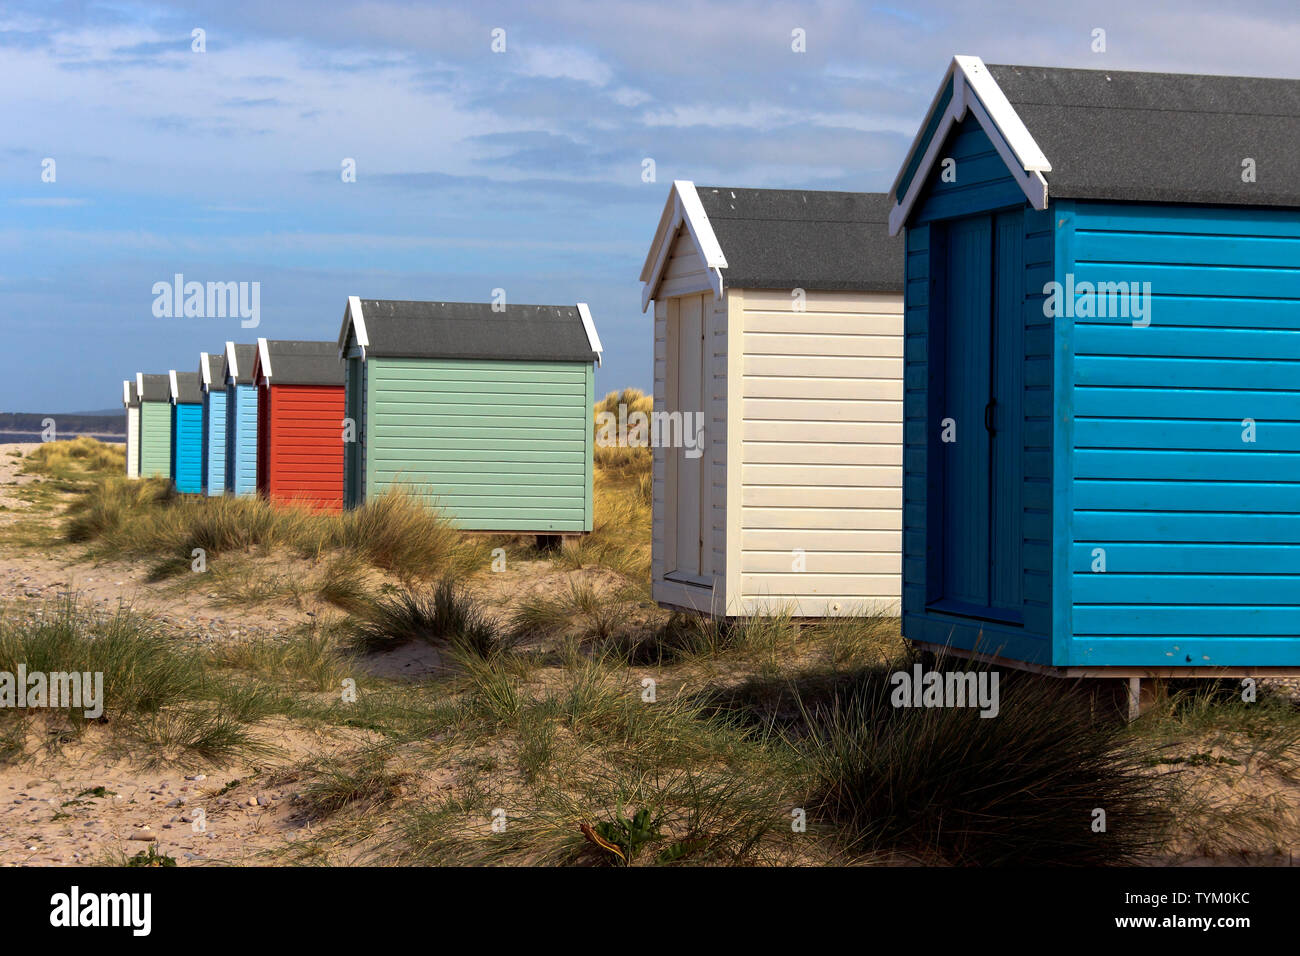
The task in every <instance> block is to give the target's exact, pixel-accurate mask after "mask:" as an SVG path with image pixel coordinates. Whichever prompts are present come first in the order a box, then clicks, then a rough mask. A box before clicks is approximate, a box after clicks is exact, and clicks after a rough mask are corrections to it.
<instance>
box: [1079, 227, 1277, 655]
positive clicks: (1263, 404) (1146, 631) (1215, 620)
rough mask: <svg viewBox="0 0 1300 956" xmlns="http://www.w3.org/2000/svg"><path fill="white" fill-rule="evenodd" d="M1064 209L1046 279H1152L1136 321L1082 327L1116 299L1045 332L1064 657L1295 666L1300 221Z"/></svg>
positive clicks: (1118, 318)
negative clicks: (1054, 424) (1068, 345)
mask: <svg viewBox="0 0 1300 956" xmlns="http://www.w3.org/2000/svg"><path fill="white" fill-rule="evenodd" d="M1059 205H1060V207H1061V209H1060V210H1059V211H1058V218H1059V219H1061V220H1062V222H1063V224H1064V225H1063V227H1062V235H1061V237H1060V243H1061V246H1062V248H1063V249H1065V250H1067V251H1068V261H1067V262H1064V263H1062V266H1061V268H1060V269H1058V273H1059V274H1058V276H1057V279H1058V281H1060V282H1062V283H1064V282H1065V281H1066V279H1067V275H1068V274H1071V273H1072V274H1073V278H1074V281H1075V283H1076V284H1077V283H1080V282H1085V281H1087V282H1093V283H1096V282H1138V283H1143V282H1149V283H1151V299H1150V312H1149V319H1150V325H1149V326H1147V327H1135V326H1134V324H1133V320H1132V318H1131V317H1130V316H1123V315H1118V314H1116V315H1108V316H1097V315H1095V314H1094V315H1089V314H1087V313H1089V312H1091V313H1096V312H1097V311H1100V309H1099V308H1098V306H1100V305H1106V304H1113V302H1103V301H1102V300H1103V299H1105V298H1106V297H1105V296H1103V295H1101V294H1098V293H1093V294H1092V295H1088V296H1084V297H1083V298H1082V299H1080V300H1078V301H1076V303H1075V306H1076V308H1075V315H1074V316H1070V315H1066V316H1062V317H1060V318H1058V319H1057V321H1058V322H1059V323H1061V325H1062V327H1063V328H1064V329H1065V330H1066V333H1065V334H1067V335H1069V337H1070V341H1071V342H1072V344H1073V364H1072V369H1071V376H1070V379H1069V385H1070V388H1071V397H1072V400H1073V408H1074V416H1073V420H1072V422H1071V423H1070V424H1071V426H1072V428H1071V431H1070V435H1071V444H1070V451H1071V454H1070V456H1069V459H1068V461H1066V462H1063V463H1062V465H1061V466H1062V467H1063V469H1065V471H1066V474H1067V476H1068V479H1069V481H1070V489H1069V498H1068V511H1067V527H1068V533H1069V541H1068V553H1069V562H1070V564H1069V581H1070V603H1069V608H1068V616H1067V621H1068V628H1069V634H1070V637H1071V639H1070V640H1069V642H1068V648H1067V651H1068V657H1069V663H1071V664H1091V665H1107V664H1122V663H1127V662H1129V660H1131V658H1132V654H1133V648H1134V647H1135V646H1137V642H1139V641H1140V642H1141V646H1142V647H1144V648H1145V649H1146V653H1148V654H1151V655H1153V656H1154V657H1155V658H1156V659H1157V660H1161V661H1163V662H1166V663H1169V664H1180V665H1184V666H1187V665H1216V664H1217V665H1224V666H1230V665H1257V666H1258V665H1265V664H1274V663H1276V664H1285V663H1294V659H1293V653H1294V652H1293V651H1292V650H1291V646H1290V645H1289V644H1288V642H1287V641H1285V640H1280V639H1282V638H1290V639H1291V642H1290V643H1291V644H1293V643H1294V638H1295V634H1296V621H1297V620H1300V558H1298V557H1297V556H1296V555H1297V554H1298V553H1300V514H1297V513H1296V512H1297V510H1300V508H1298V507H1297V506H1298V504H1300V212H1296V211H1294V210H1291V211H1272V210H1261V209H1218V208H1215V209H1210V208H1199V209H1187V208H1176V207H1158V206H1150V207H1135V206H1125V205H1119V204H1108V203H1082V202H1080V203H1061V204H1059ZM1085 300H1086V301H1085ZM1116 311H1117V310H1116ZM1080 312H1083V313H1084V314H1083V315H1080V314H1079V313H1080ZM1143 321H1145V320H1143ZM1248 420H1249V421H1253V422H1254V428H1255V435H1254V437H1255V440H1254V441H1253V442H1248V441H1244V440H1243V436H1246V435H1247V424H1248ZM1103 555H1104V559H1105V571H1104V572H1102V571H1101V570H1100V564H1099V558H1100V557H1101V556H1103ZM1094 567H1097V568H1098V570H1094Z"/></svg>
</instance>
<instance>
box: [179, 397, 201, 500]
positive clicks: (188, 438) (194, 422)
mask: <svg viewBox="0 0 1300 956" xmlns="http://www.w3.org/2000/svg"><path fill="white" fill-rule="evenodd" d="M172 481H173V482H174V483H175V484H176V490H177V491H180V492H183V493H185V494H195V495H196V494H198V493H199V492H201V491H202V490H203V406H202V405H199V404H197V403H194V402H178V403H177V404H175V405H173V406H172Z"/></svg>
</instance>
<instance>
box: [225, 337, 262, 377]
mask: <svg viewBox="0 0 1300 956" xmlns="http://www.w3.org/2000/svg"><path fill="white" fill-rule="evenodd" d="M256 362H257V346H256V345H236V346H235V371H236V372H238V373H239V375H238V376H237V377H236V379H235V384H236V385H252V384H253V365H254V364H255V363H256ZM226 364H227V368H226V369H225V375H223V376H222V379H223V380H224V379H225V378H226V377H227V376H228V375H229V374H230V368H229V363H226Z"/></svg>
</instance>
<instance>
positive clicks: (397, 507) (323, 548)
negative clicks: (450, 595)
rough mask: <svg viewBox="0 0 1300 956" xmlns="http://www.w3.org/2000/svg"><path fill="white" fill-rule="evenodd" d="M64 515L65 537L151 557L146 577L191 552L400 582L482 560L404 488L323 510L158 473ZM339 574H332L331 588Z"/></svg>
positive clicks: (455, 571)
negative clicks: (315, 563) (327, 565)
mask: <svg viewBox="0 0 1300 956" xmlns="http://www.w3.org/2000/svg"><path fill="white" fill-rule="evenodd" d="M69 514H70V519H69V522H68V525H67V530H66V535H67V538H68V540H70V541H78V542H90V543H93V544H94V545H95V546H96V548H97V549H98V550H99V551H100V553H104V554H115V555H120V554H127V555H132V556H139V557H152V558H153V559H154V560H155V562H156V564H155V567H154V572H153V576H154V577H155V578H163V577H167V576H170V575H172V574H176V573H179V572H180V571H184V570H187V569H188V568H189V567H190V564H191V561H192V560H193V557H194V551H195V549H202V551H203V552H204V556H205V558H206V559H207V560H211V559H212V558H213V557H215V556H217V555H220V554H223V553H229V552H236V551H248V550H250V549H253V548H260V549H263V550H269V549H273V548H277V547H279V548H284V549H286V550H289V551H293V552H296V553H298V554H300V555H302V556H304V557H310V558H318V557H320V556H321V555H323V554H325V553H327V552H344V553H349V554H353V555H355V556H358V557H359V558H361V559H363V560H364V561H365V562H366V563H368V564H370V565H371V566H373V567H376V568H380V569H382V570H385V571H390V572H392V573H393V574H395V575H397V576H398V577H400V578H404V579H409V580H417V579H427V578H435V577H442V576H445V575H448V574H451V575H458V576H459V575H464V574H467V573H469V572H470V571H472V570H474V569H475V568H477V567H481V566H483V565H484V564H485V561H484V557H483V555H482V553H481V552H482V550H483V549H482V546H481V545H476V544H474V543H473V542H472V541H470V540H469V539H466V538H465V537H464V536H463V535H462V534H461V533H460V532H459V531H457V530H456V529H455V527H454V526H453V525H452V524H451V523H450V522H449V521H447V519H445V518H444V517H442V515H441V514H439V513H438V512H436V511H434V510H432V509H430V508H428V507H427V506H426V505H425V504H424V502H423V499H422V498H421V496H420V495H419V494H418V493H417V492H416V491H414V490H412V489H408V488H397V489H394V490H392V491H390V492H388V493H386V494H383V495H378V496H376V497H375V498H373V499H372V500H370V501H368V502H366V503H365V504H364V505H362V506H361V507H360V508H356V509H353V510H351V511H345V512H343V513H341V514H329V513H322V512H319V511H314V510H311V509H309V508H307V507H304V506H298V505H289V504H283V503H273V502H270V501H268V500H266V499H264V498H260V497H257V496H251V495H250V496H240V497H236V496H233V495H223V496H220V497H193V496H190V497H186V496H182V495H178V494H176V493H175V491H173V490H172V489H171V487H170V485H169V484H168V483H167V482H165V481H163V480H162V479H149V480H144V481H139V480H135V481H132V480H127V479H125V478H117V477H114V478H109V479H107V480H105V481H103V482H100V483H99V484H97V485H96V486H95V487H94V488H92V489H91V490H90V491H89V492H88V493H86V494H85V495H84V496H83V497H81V498H80V499H78V500H77V501H75V502H74V503H73V505H72V507H71V508H70V509H69ZM343 570H344V569H343V568H342V567H340V568H337V569H336V571H335V580H334V586H335V587H336V588H337V589H339V590H344V589H345V582H343V581H342V580H340V577H339V576H340V575H341V574H342V572H343Z"/></svg>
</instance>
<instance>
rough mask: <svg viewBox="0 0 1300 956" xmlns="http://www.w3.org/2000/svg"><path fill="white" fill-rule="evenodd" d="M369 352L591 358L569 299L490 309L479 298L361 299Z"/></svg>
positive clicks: (416, 355)
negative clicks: (465, 300) (497, 309)
mask: <svg viewBox="0 0 1300 956" xmlns="http://www.w3.org/2000/svg"><path fill="white" fill-rule="evenodd" d="M361 315H362V319H363V321H364V322H365V327H366V334H367V337H368V338H369V340H370V344H369V345H368V346H367V347H366V352H367V354H369V355H379V356H393V357H406V358H470V359H511V360H523V361H528V360H543V361H557V362H594V361H595V360H596V353H595V352H594V351H592V348H591V343H590V341H588V339H587V333H586V330H585V329H584V327H583V324H582V316H581V315H580V314H579V313H578V309H577V307H576V306H572V305H507V306H506V307H505V309H504V311H501V312H493V311H492V306H491V305H490V304H488V303H484V302H405V301H400V300H396V299H362V300H361Z"/></svg>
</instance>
